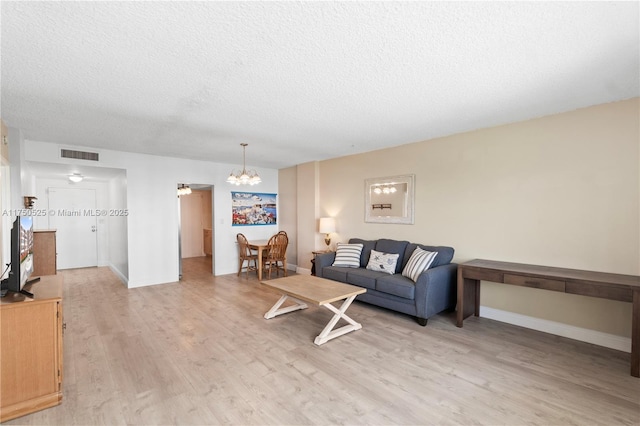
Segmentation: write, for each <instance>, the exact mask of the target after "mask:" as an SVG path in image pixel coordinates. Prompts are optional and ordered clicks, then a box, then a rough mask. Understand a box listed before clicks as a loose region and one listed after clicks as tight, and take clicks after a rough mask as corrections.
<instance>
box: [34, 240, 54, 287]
mask: <svg viewBox="0 0 640 426" xmlns="http://www.w3.org/2000/svg"><path fill="white" fill-rule="evenodd" d="M56 257H57V256H56V231H55V230H51V229H48V230H36V231H33V273H32V275H33V276H35V277H40V276H42V275H55V274H56V273H57V272H56V271H57V269H58V265H57V261H56Z"/></svg>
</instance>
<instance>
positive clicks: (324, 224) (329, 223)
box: [318, 217, 336, 234]
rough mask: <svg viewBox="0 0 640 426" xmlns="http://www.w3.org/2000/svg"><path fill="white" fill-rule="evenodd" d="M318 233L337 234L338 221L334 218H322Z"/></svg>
mask: <svg viewBox="0 0 640 426" xmlns="http://www.w3.org/2000/svg"><path fill="white" fill-rule="evenodd" d="M318 232H320V233H321V234H330V233H331V232H336V219H335V218H333V217H321V218H320V226H319V229H318Z"/></svg>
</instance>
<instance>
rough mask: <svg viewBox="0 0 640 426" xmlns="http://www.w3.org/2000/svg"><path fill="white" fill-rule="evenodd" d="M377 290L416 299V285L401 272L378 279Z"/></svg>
mask: <svg viewBox="0 0 640 426" xmlns="http://www.w3.org/2000/svg"><path fill="white" fill-rule="evenodd" d="M376 290H378V291H381V292H383V293H387V294H393V295H394V296H398V297H402V298H404V299H411V300H413V299H415V290H416V285H415V283H414V282H413V281H411V280H410V279H409V278H407V277H403V276H402V275H400V274H394V275H385V276H383V277H380V278H378V279H377V280H376Z"/></svg>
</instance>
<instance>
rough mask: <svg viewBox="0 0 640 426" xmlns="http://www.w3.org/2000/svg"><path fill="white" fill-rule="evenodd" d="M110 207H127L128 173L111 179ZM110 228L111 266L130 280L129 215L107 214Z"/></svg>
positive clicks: (126, 279)
mask: <svg viewBox="0 0 640 426" xmlns="http://www.w3.org/2000/svg"><path fill="white" fill-rule="evenodd" d="M108 191H109V208H111V209H116V210H124V211H127V212H128V207H127V176H126V173H122V174H121V175H119V176H117V177H115V178H114V179H111V180H110V181H109V184H108ZM107 224H108V228H109V235H108V244H109V256H108V261H109V267H110V268H111V270H112V271H113V272H114V273H116V274H117V275H118V276H119V277H120V279H121V280H122V282H124V283H125V284H128V282H129V245H128V240H127V235H128V234H129V231H128V217H127V216H119V215H115V216H107Z"/></svg>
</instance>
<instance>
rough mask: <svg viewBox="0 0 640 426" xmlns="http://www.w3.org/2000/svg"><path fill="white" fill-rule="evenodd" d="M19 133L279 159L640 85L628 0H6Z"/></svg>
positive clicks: (182, 153) (450, 129)
mask: <svg viewBox="0 0 640 426" xmlns="http://www.w3.org/2000/svg"><path fill="white" fill-rule="evenodd" d="M1 14H2V15H1V24H2V28H1V37H2V40H1V42H2V57H1V61H2V63H1V65H2V96H1V106H2V111H0V114H1V115H2V118H3V119H4V121H5V123H6V124H7V125H8V126H10V127H16V128H20V129H22V131H23V134H24V136H25V138H26V139H32V140H41V141H47V142H57V143H62V144H70V145H82V146H88V147H96V148H109V149H116V150H122V151H134V152H142V153H153V154H159V155H167V156H175V157H185V158H194V159H206V160H212V161H216V162H224V163H234V164H239V163H241V162H242V149H241V147H240V146H239V144H240V143H241V142H246V143H248V144H249V146H248V147H247V166H248V167H270V168H282V167H287V166H292V165H295V164H300V163H304V162H307V161H313V160H322V159H327V158H332V157H338V156H343V155H346V154H351V153H359V152H365V151H371V150H375V149H379V148H382V147H387V146H396V145H402V144H406V143H412V142H417V141H422V140H426V139H430V138H434V137H438V136H444V135H449V134H454V133H458V132H463V131H468V130H473V129H478V128H483V127H490V126H495V125H499V124H504V123H510V122H515V121H521V120H526V119H529V118H534V117H540V116H543V115H548V114H554V113H558V112H563V111H569V110H574V109H576V108H580V107H585V106H590V105H595V104H601V103H606V102H611V101H616V100H621V99H628V98H631V97H635V96H639V93H640V88H639V86H640V83H639V80H640V59H639V56H640V30H639V22H640V12H639V2H636V1H634V2H621V3H614V2H532V3H528V2H516V3H510V2H472V3H466V2H465V3H461V2H8V1H2V4H1Z"/></svg>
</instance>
